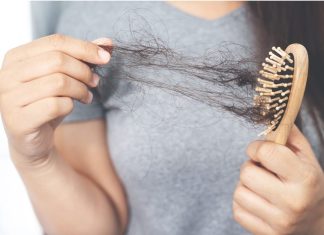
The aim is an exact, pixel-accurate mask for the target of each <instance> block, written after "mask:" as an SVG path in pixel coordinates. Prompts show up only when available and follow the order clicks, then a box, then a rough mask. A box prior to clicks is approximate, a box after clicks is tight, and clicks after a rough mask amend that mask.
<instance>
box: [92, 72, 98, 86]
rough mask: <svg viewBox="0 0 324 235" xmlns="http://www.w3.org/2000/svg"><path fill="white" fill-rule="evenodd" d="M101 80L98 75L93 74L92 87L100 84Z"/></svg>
mask: <svg viewBox="0 0 324 235" xmlns="http://www.w3.org/2000/svg"><path fill="white" fill-rule="evenodd" d="M99 80H100V77H99V75H98V74H96V73H93V75H92V85H93V86H97V85H98V83H99Z"/></svg>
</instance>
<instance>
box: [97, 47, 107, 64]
mask: <svg viewBox="0 0 324 235" xmlns="http://www.w3.org/2000/svg"><path fill="white" fill-rule="evenodd" d="M98 55H99V57H100V58H101V60H102V61H103V62H108V61H109V60H110V54H109V52H108V51H106V50H104V49H102V48H99V50H98Z"/></svg>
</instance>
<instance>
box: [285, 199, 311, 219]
mask: <svg viewBox="0 0 324 235" xmlns="http://www.w3.org/2000/svg"><path fill="white" fill-rule="evenodd" d="M289 208H290V210H291V211H292V212H293V213H294V214H295V215H301V214H303V213H304V212H305V211H306V210H307V208H308V202H307V200H306V199H305V198H302V197H300V198H299V199H295V200H294V201H293V202H292V203H290V205H289Z"/></svg>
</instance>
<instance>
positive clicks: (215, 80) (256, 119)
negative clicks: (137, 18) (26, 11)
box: [95, 1, 324, 143]
mask: <svg viewBox="0 0 324 235" xmlns="http://www.w3.org/2000/svg"><path fill="white" fill-rule="evenodd" d="M248 6H249V7H250V8H251V10H252V12H253V13H254V14H255V16H256V19H257V20H260V21H261V22H262V25H263V27H264V28H265V29H266V32H267V36H268V37H267V40H266V41H267V42H266V43H264V44H263V46H264V47H266V48H263V49H264V50H263V51H267V50H269V48H271V46H274V45H275V46H281V47H286V46H288V45H289V44H291V43H294V42H298V43H301V44H303V45H304V46H305V47H306V48H307V50H308V52H309V60H310V67H309V80H308V85H307V89H306V94H305V101H306V104H307V107H308V110H309V111H310V114H311V116H312V118H313V120H314V123H315V125H316V127H317V130H318V134H319V136H320V138H321V141H322V143H324V138H323V133H322V131H321V127H320V124H321V121H322V120H324V102H323V101H324V92H322V89H323V88H324V81H323V79H322V78H321V74H324V73H322V72H324V71H323V70H324V64H323V63H324V49H323V47H324V29H322V27H321V22H324V3H321V2H263V1H261V2H249V3H248ZM146 26H147V25H145V22H144V25H143V28H142V29H141V30H140V31H136V32H133V29H132V28H131V27H130V31H131V34H130V35H131V36H132V37H133V38H132V41H127V42H125V41H122V40H118V39H117V38H115V39H114V41H115V45H114V47H113V51H114V52H113V53H114V54H116V55H115V58H116V59H115V60H113V59H112V61H111V63H110V64H109V65H108V67H109V69H108V70H109V71H110V72H116V71H117V72H118V73H119V74H120V75H121V76H118V77H119V78H123V79H126V80H129V81H132V82H136V83H138V84H140V85H148V86H153V87H158V88H160V89H164V90H166V91H170V92H172V93H176V94H181V95H185V96H187V97H190V98H192V99H195V100H198V101H200V102H203V103H206V104H208V105H210V106H213V107H217V108H222V109H224V110H227V111H230V112H232V113H234V114H235V115H237V116H238V117H241V118H244V119H245V120H248V121H250V122H252V123H266V122H269V117H267V116H265V117H264V116H262V115H260V110H258V107H254V106H253V102H252V97H253V88H254V87H255V85H256V77H257V69H256V67H255V66H256V65H260V64H261V63H262V61H263V60H264V57H263V56H262V57H258V56H254V57H252V58H245V57H244V56H243V57H240V56H238V55H237V54H235V55H233V53H232V51H230V50H228V48H227V47H226V46H227V45H224V46H223V47H220V48H216V49H214V50H209V51H208V53H204V54H203V55H200V56H197V57H192V56H188V55H184V54H182V53H179V52H177V51H175V50H173V49H172V48H170V47H168V45H167V43H166V42H164V41H162V40H161V39H160V38H158V37H156V36H155V35H154V32H152V31H150V30H151V28H150V27H149V26H148V27H146ZM231 46H233V45H231ZM237 46H239V45H237ZM106 49H107V50H111V49H112V48H110V47H106ZM241 49H242V48H241ZM243 49H244V48H243ZM261 51H262V50H261ZM112 58H114V56H113V57H112ZM144 68H145V69H147V68H149V69H154V70H168V71H171V72H175V73H178V74H182V75H184V76H185V77H186V79H187V80H186V86H184V85H181V83H178V82H177V81H165V80H163V79H162V80H161V79H156V78H154V79H152V78H149V77H145V73H141V71H142V69H144ZM95 69H96V71H97V72H98V73H102V71H100V69H101V68H98V67H96V68H95ZM130 69H132V70H133V72H129V70H130ZM134 70H135V72H134ZM139 74H140V75H139ZM102 76H105V74H102ZM175 77H176V76H175ZM197 79H199V80H200V81H202V82H203V83H204V84H205V85H206V84H207V86H202V87H199V86H198V87H197V83H195V82H193V85H190V81H194V80H197ZM111 80H112V79H111V76H108V79H104V82H106V83H108V85H109V86H111V85H112V84H111ZM188 84H189V85H188ZM103 85H105V84H103ZM219 86H222V87H225V89H224V90H225V92H224V91H223V90H222V91H220V90H219V89H218V88H216V87H219ZM297 125H298V126H299V127H300V128H301V129H302V126H303V125H302V122H301V117H300V116H299V117H298V119H297Z"/></svg>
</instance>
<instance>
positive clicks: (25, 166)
mask: <svg viewBox="0 0 324 235" xmlns="http://www.w3.org/2000/svg"><path fill="white" fill-rule="evenodd" d="M9 150H10V156H11V160H12V162H13V164H14V166H15V167H16V169H17V171H18V172H19V173H20V174H45V173H46V172H48V171H51V169H53V167H54V165H56V164H57V158H58V157H59V156H58V155H57V153H56V150H55V148H52V149H51V150H50V151H49V152H47V153H44V154H43V155H42V156H38V157H32V158H31V157H29V156H25V155H24V154H21V153H20V152H18V151H16V149H15V148H13V147H11V146H9Z"/></svg>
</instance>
